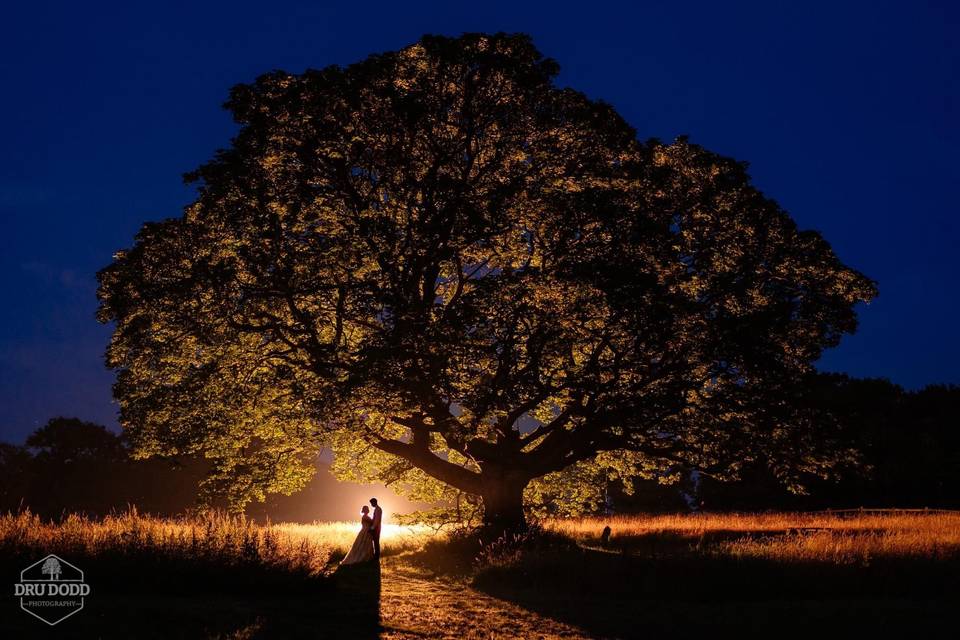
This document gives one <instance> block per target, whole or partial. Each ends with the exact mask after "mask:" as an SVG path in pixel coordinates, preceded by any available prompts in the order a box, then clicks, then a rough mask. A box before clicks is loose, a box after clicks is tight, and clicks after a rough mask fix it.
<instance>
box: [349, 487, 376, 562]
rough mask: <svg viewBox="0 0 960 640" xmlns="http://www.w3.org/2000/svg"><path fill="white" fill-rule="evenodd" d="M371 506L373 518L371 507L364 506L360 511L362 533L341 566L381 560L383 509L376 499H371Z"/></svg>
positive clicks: (358, 535)
mask: <svg viewBox="0 0 960 640" xmlns="http://www.w3.org/2000/svg"><path fill="white" fill-rule="evenodd" d="M370 504H371V505H372V506H373V517H371V516H370V507H368V506H367V505H363V508H362V509H360V514H361V515H360V532H359V533H358V534H357V538H356V540H354V541H353V546H352V547H350V553H348V554H347V557H346V558H344V559H343V561H342V562H340V564H341V565H344V564H357V563H358V562H368V561H370V560H377V561H379V560H380V523H381V522H382V521H383V509H381V508H380V506H379V505H378V504H377V499H376V498H370Z"/></svg>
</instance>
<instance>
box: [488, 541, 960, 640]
mask: <svg viewBox="0 0 960 640" xmlns="http://www.w3.org/2000/svg"><path fill="white" fill-rule="evenodd" d="M655 546H656V547H658V548H659V549H660V550H663V549H665V548H668V547H669V546H670V544H669V542H668V541H664V540H661V541H659V543H656V544H655ZM958 570H960V567H958V563H957V562H956V561H935V560H925V559H898V560H887V561H874V562H872V563H870V564H868V565H866V566H864V565H834V564H826V563H801V562H782V563H776V562H770V561H761V560H735V559H731V558H720V557H707V556H704V555H690V554H688V555H683V554H677V555H666V554H664V555H659V556H658V557H651V556H636V555H630V554H625V553H613V552H608V551H600V550H595V549H585V548H578V549H571V548H569V547H568V548H563V549H554V550H550V549H546V550H542V549H541V550H537V551H535V552H533V553H529V554H524V555H523V556H522V557H520V559H518V560H516V561H514V562H511V563H508V564H507V565H505V566H493V567H487V568H485V569H483V570H482V571H480V572H479V573H478V574H477V575H476V577H475V579H474V583H473V584H474V587H475V588H476V589H478V590H480V591H482V592H484V593H487V594H488V595H491V596H494V597H496V598H499V599H501V600H506V601H509V602H513V603H515V604H517V605H519V606H521V607H523V608H525V609H529V610H531V611H535V612H536V613H538V614H540V615H544V616H547V617H550V618H553V619H555V620H559V621H562V622H565V623H568V624H571V625H575V626H577V627H580V628H581V629H584V630H585V631H587V632H588V633H590V634H591V635H596V636H598V637H617V638H641V637H643V638H649V637H651V634H655V633H657V632H660V633H663V634H666V635H667V636H669V637H680V636H687V635H692V634H694V633H697V634H705V633H711V634H712V633H716V632H717V631H718V630H722V631H731V632H738V633H746V634H748V636H751V637H752V636H754V635H759V634H760V633H770V632H776V633H777V634H778V635H782V634H784V633H786V634H787V635H789V636H793V635H800V634H804V633H817V634H819V633H822V632H824V631H825V630H827V629H829V630H830V631H831V632H839V631H846V632H856V633H857V637H864V636H865V635H866V634H869V633H874V634H878V636H879V637H888V636H889V635H890V634H891V633H893V632H909V633H911V634H916V633H922V632H924V631H935V630H939V629H944V628H950V627H951V625H954V624H955V622H954V621H955V611H956V609H955V607H956V604H955V603H956V602H957V596H958V595H960V571H958Z"/></svg>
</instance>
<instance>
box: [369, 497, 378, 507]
mask: <svg viewBox="0 0 960 640" xmlns="http://www.w3.org/2000/svg"><path fill="white" fill-rule="evenodd" d="M370 504H372V505H373V506H374V507H376V506H377V499H376V498H370Z"/></svg>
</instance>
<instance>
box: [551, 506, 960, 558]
mask: <svg viewBox="0 0 960 640" xmlns="http://www.w3.org/2000/svg"><path fill="white" fill-rule="evenodd" d="M606 526H609V527H610V529H611V536H610V545H611V546H612V547H615V548H636V547H637V546H638V545H640V543H642V542H643V541H647V542H650V541H654V540H665V539H668V540H672V541H673V542H674V543H675V544H674V546H675V547H683V546H684V545H686V548H687V549H688V550H690V551H697V552H701V553H709V554H711V555H723V556H730V557H734V558H756V559H766V560H776V561H779V562H805V561H819V562H829V563H839V564H844V563H851V562H869V560H870V559H871V558H877V557H902V558H927V559H933V560H936V559H946V558H958V557H960V513H957V512H936V511H932V512H929V513H924V512H896V511H894V512H888V513H870V512H864V513H856V512H854V513H828V512H820V513H760V514H751V513H706V514H683V515H657V516H613V517H606V518H601V517H591V518H580V519H567V520H548V521H546V522H544V528H545V529H547V530H548V531H552V532H555V533H559V534H561V535H564V536H568V537H570V538H573V539H575V540H577V541H579V542H581V543H585V544H593V545H595V544H597V541H598V540H599V539H600V536H601V534H602V532H603V529H604V527H606Z"/></svg>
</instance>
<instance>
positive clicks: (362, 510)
mask: <svg viewBox="0 0 960 640" xmlns="http://www.w3.org/2000/svg"><path fill="white" fill-rule="evenodd" d="M360 513H362V514H363V515H367V514H368V513H370V507H368V506H367V505H363V506H362V507H360Z"/></svg>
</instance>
